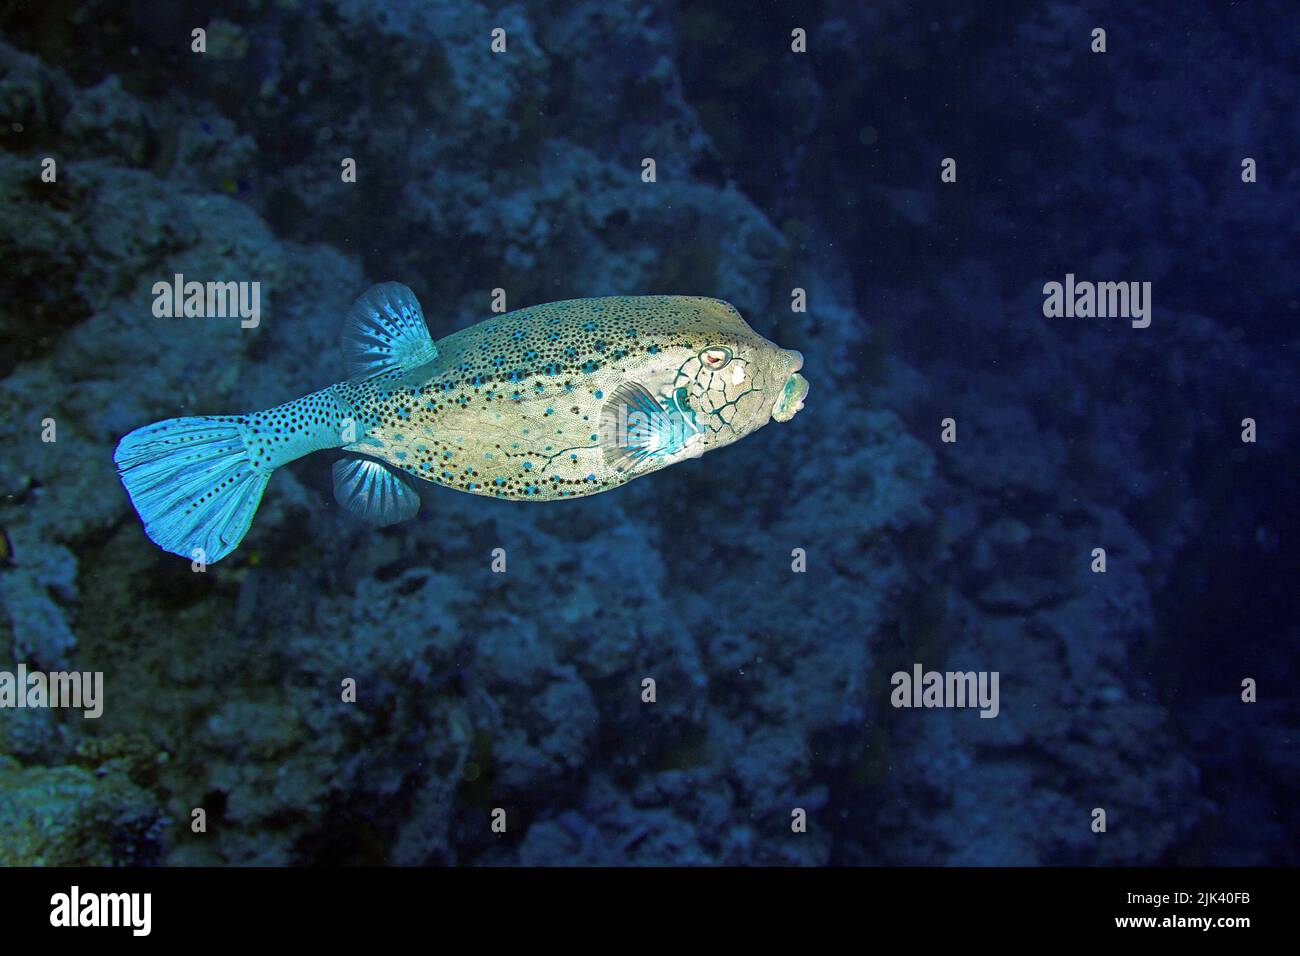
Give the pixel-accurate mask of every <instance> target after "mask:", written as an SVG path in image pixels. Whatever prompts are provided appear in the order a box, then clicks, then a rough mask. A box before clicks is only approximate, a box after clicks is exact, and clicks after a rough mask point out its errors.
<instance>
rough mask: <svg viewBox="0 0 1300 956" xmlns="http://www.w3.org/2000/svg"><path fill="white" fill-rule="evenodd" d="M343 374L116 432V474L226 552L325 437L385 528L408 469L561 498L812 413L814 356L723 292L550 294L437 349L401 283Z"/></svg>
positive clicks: (154, 528) (364, 510) (376, 302)
mask: <svg viewBox="0 0 1300 956" xmlns="http://www.w3.org/2000/svg"><path fill="white" fill-rule="evenodd" d="M343 351H344V358H345V362H346V371H347V373H348V376H349V377H348V379H347V380H346V381H344V382H341V383H339V384H337V385H331V386H330V387H329V388H325V389H322V390H321V391H318V392H313V393H311V394H310V395H306V396H304V397H303V398H299V399H297V400H295V401H292V402H288V403H287V404H284V405H278V406H276V407H275V408H272V409H268V410H267V411H263V412H252V413H249V414H245V415H210V416H201V417H191V418H172V419H168V420H166V421H162V422H158V423H156V424H153V425H146V426H145V427H143V428H138V429H136V430H135V431H133V432H131V433H130V434H129V435H127V436H126V437H125V438H123V439H122V440H121V442H119V443H118V446H117V452H116V454H115V455H114V458H115V460H116V462H117V467H118V473H119V475H120V476H121V478H122V484H123V485H125V486H126V491H127V494H128V495H129V496H130V498H131V503H132V504H133V505H134V506H135V509H136V511H137V512H139V514H140V518H141V520H142V521H143V522H144V528H145V533H146V534H147V535H148V536H149V537H150V538H151V539H152V540H153V541H154V543H156V544H157V545H158V546H159V547H161V548H163V549H164V550H166V551H170V552H173V553H174V554H180V555H183V556H185V557H187V558H192V559H196V560H202V561H204V562H213V561H218V560H220V559H221V558H223V557H225V556H226V555H227V554H229V553H230V552H231V551H233V550H234V549H235V548H236V547H237V546H238V545H239V542H240V540H242V539H243V537H244V534H245V533H246V532H247V531H248V527H249V525H250V524H251V523H252V520H253V514H254V512H255V511H256V510H257V506H258V503H259V502H260V501H261V499H262V492H263V490H264V489H265V488H266V483H267V481H269V480H270V477H271V472H272V471H274V470H275V469H276V468H278V467H280V466H281V465H284V464H287V463H288V462H291V461H293V460H295V459H297V458H301V457H302V456H304V455H307V454H310V453H311V452H314V451H321V450H324V449H330V448H341V449H343V451H344V452H345V453H346V454H345V457H343V458H342V459H340V460H339V461H337V462H335V464H334V496H335V498H336V499H337V500H338V502H339V503H340V504H342V505H343V506H344V507H345V508H347V509H349V510H350V511H353V512H354V513H356V514H358V515H360V516H361V517H363V518H364V519H366V520H367V521H370V522H372V523H374V524H378V525H384V524H392V523H394V522H397V521H403V520H406V519H408V518H411V517H413V516H414V515H415V513H416V511H418V510H419V507H420V498H419V494H418V493H417V492H416V491H415V489H414V488H413V487H412V485H411V484H410V482H409V481H408V480H407V479H408V478H418V479H421V480H423V481H431V482H434V483H435V484H439V485H444V486H446V487H448V488H455V489H456V490H458V491H468V492H471V493H473V494H478V495H491V496H493V497H496V498H509V499H516V500H522V501H554V500H556V499H560V498H576V497H581V496H584V495H592V494H596V493H597V492H601V491H607V490H609V489H610V488H615V487H618V486H619V485H622V484H625V483H626V482H628V481H631V480H632V479H633V478H638V477H640V476H641V475H647V474H649V473H650V472H652V471H657V470H658V469H660V468H664V467H666V466H668V465H671V464H674V463H675V462H678V461H681V460H683V459H686V458H694V457H697V456H699V455H700V454H702V453H704V452H706V451H709V450H711V449H714V448H721V447H722V446H724V445H729V444H731V443H732V442H734V441H737V440H738V439H740V438H743V437H744V436H745V435H748V434H749V433H750V432H752V431H754V430H756V429H758V428H761V427H762V426H763V425H765V424H767V422H768V421H769V420H770V419H776V420H777V421H788V420H789V419H790V418H792V417H793V416H794V414H795V413H796V412H797V411H799V410H800V409H801V408H803V401H804V397H805V395H806V394H807V392H808V383H807V381H806V380H805V379H804V377H803V376H802V375H799V374H798V371H799V369H800V368H801V367H802V365H803V356H802V355H800V354H799V353H798V352H796V351H793V350H790V349H782V348H779V347H778V346H776V345H773V344H772V343H771V342H769V341H767V339H765V338H763V337H762V336H761V335H759V334H758V333H756V332H755V331H754V330H753V329H751V328H750V327H749V326H748V325H747V324H746V323H745V320H744V319H742V318H741V317H740V313H739V312H737V311H736V310H735V308H733V307H732V306H731V305H729V304H728V303H726V302H723V301H721V300H719V299H709V298H702V297H697V296H677V295H644V296H606V297H600V298H589V299H572V300H569V301H566V302H548V303H546V304H544V305H535V306H530V307H529V308H526V309H519V310H517V311H514V312H507V313H505V314H503V315H499V316H494V317H492V318H489V319H485V320H483V321H482V322H479V323H478V324H476V325H473V326H471V327H469V328H467V329H463V330H462V331H460V332H456V333H453V334H452V335H448V336H447V337H445V338H443V339H440V340H439V341H438V342H436V343H435V342H434V341H433V339H432V338H431V337H430V335H429V329H428V327H427V326H426V325H425V321H424V315H423V313H422V311H421V309H420V303H419V302H418V301H417V300H416V298H415V294H414V293H413V292H411V290H410V289H408V288H407V287H406V286H404V285H401V284H399V283H396V282H385V283H382V284H380V285H376V286H373V287H372V288H371V289H370V290H368V291H367V292H366V293H364V294H363V295H362V296H361V297H360V298H359V299H357V301H356V302H355V303H354V304H353V306H352V309H351V310H350V312H349V313H348V316H347V320H346V323H345V328H344V332H343Z"/></svg>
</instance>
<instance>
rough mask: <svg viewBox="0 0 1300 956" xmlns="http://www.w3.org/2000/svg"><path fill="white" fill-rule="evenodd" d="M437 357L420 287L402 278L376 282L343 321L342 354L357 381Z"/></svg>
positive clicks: (395, 371) (423, 362) (415, 366)
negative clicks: (413, 287) (411, 286)
mask: <svg viewBox="0 0 1300 956" xmlns="http://www.w3.org/2000/svg"><path fill="white" fill-rule="evenodd" d="M437 357H438V347H437V346H436V345H434V344H433V339H432V338H430V336H429V327H428V325H426V324H425V321H424V312H423V310H421V308H420V300H419V299H417V298H416V297H415V293H414V292H412V291H411V290H410V289H408V288H407V287H406V286H404V285H402V284H401V283H400V282H381V283H379V285H372V286H371V287H370V288H369V289H367V290H366V291H365V292H363V293H361V295H360V296H359V297H358V298H357V300H356V301H355V302H353V303H352V308H350V309H349V310H348V314H347V318H346V319H345V321H344V325H343V360H344V362H345V363H346V367H347V373H348V377H349V378H351V379H353V380H356V381H365V380H367V379H372V378H377V377H379V376H381V375H387V374H394V373H396V374H400V373H402V372H408V371H410V370H411V369H413V368H418V367H419V366H421V365H424V364H426V363H428V362H431V361H433V360H434V359H435V358H437Z"/></svg>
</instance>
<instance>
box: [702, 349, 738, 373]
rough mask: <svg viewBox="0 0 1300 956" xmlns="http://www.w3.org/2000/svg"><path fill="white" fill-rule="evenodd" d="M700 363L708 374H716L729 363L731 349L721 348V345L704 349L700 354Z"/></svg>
mask: <svg viewBox="0 0 1300 956" xmlns="http://www.w3.org/2000/svg"><path fill="white" fill-rule="evenodd" d="M700 361H701V362H702V363H703V364H704V367H705V368H707V369H708V370H709V371H710V372H716V371H717V370H718V369H720V368H725V367H726V365H727V363H728V362H730V361H731V349H728V348H723V347H722V346H721V345H719V346H717V347H716V348H711V349H705V350H704V351H703V352H701V353H700Z"/></svg>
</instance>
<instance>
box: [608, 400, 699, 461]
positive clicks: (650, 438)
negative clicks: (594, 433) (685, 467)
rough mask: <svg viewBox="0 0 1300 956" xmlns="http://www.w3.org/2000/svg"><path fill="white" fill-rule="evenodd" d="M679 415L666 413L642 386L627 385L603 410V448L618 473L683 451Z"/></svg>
mask: <svg viewBox="0 0 1300 956" xmlns="http://www.w3.org/2000/svg"><path fill="white" fill-rule="evenodd" d="M683 424H684V423H683V422H682V420H681V416H680V415H679V414H673V413H670V412H669V411H667V410H665V409H664V407H663V405H661V404H660V403H659V400H658V399H656V398H655V397H654V396H653V395H651V394H650V392H649V391H647V390H646V388H645V386H643V385H642V384H641V383H640V382H625V383H624V384H622V385H620V386H619V387H618V388H617V389H616V390H615V391H614V394H613V395H611V396H610V397H609V401H607V402H606V403H605V404H604V406H602V408H601V410H600V445H601V449H602V451H603V453H604V456H605V463H606V464H607V465H609V466H610V467H611V468H613V469H614V470H615V471H618V472H622V473H627V472H631V471H634V470H635V469H637V468H639V467H640V466H641V465H643V464H645V463H646V462H647V461H652V460H654V459H656V458H664V457H666V456H667V455H669V454H672V453H673V452H675V451H680V450H681V448H682V446H683V444H684V438H683V435H682V425H683Z"/></svg>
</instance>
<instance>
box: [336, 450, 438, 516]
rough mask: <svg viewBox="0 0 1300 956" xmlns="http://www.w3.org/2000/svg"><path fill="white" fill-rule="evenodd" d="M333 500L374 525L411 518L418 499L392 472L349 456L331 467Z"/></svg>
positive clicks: (382, 464)
mask: <svg viewBox="0 0 1300 956" xmlns="http://www.w3.org/2000/svg"><path fill="white" fill-rule="evenodd" d="M334 500H335V501H337V502H338V503H339V504H341V505H342V506H343V507H344V508H346V509H347V510H348V511H351V512H352V513H353V514H354V515H356V516H357V517H359V518H361V519H363V520H365V521H368V522H370V523H371V524H373V525H379V526H383V525H390V524H397V523H398V522H399V521H407V520H409V519H411V518H414V517H415V515H416V512H418V511H419V510H420V495H419V494H418V493H417V492H416V490H415V489H414V488H412V487H411V486H410V485H409V484H407V482H406V480H405V479H404V478H402V477H400V476H399V475H398V474H397V473H396V472H395V471H393V470H392V469H391V468H389V467H388V466H387V465H385V464H384V463H383V462H379V461H375V460H374V459H373V458H359V457H354V456H349V457H347V458H340V459H339V460H338V461H336V462H335V463H334Z"/></svg>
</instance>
